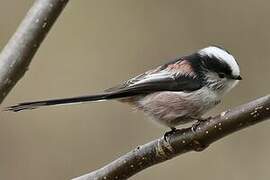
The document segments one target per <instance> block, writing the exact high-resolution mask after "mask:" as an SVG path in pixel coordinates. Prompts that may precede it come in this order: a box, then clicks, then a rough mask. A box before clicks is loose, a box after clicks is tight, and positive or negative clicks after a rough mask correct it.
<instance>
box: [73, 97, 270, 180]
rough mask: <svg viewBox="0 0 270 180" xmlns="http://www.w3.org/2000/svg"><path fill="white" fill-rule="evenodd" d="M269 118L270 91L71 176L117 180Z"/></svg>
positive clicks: (197, 149)
mask: <svg viewBox="0 0 270 180" xmlns="http://www.w3.org/2000/svg"><path fill="white" fill-rule="evenodd" d="M267 118H270V95H267V96H264V97H262V98H259V99H257V100H254V101H251V102H249V103H247V104H244V105H241V106H239V107H236V108H234V109H231V110H227V111H225V112H223V113H221V114H220V115H218V116H215V117H213V118H211V119H209V120H207V121H205V122H202V123H200V124H199V125H198V126H197V128H195V129H193V130H192V129H191V128H186V129H179V130H177V131H176V132H175V133H174V134H171V135H170V136H168V137H167V138H166V139H167V141H165V140H164V138H163V137H161V138H159V139H157V140H154V141H152V142H149V143H147V144H145V145H142V146H138V147H137V148H136V149H134V150H133V151H131V152H129V153H127V154H125V155H124V156H122V157H120V158H118V159H117V160H115V161H113V162H111V163H110V164H108V165H106V166H104V167H102V168H100V169H98V170H96V171H93V172H91V173H89V174H86V175H83V176H80V177H77V178H74V179H73V180H105V179H106V180H115V179H117V180H120V179H127V178H129V177H131V176H133V175H134V174H136V173H138V172H140V171H142V170H144V169H146V168H148V167H150V166H153V165H155V164H158V163H161V162H163V161H166V160H168V159H171V158H173V157H176V156H178V155H180V154H183V153H186V152H189V151H202V150H204V149H205V148H206V147H208V146H209V145H210V144H211V143H213V142H215V141H217V140H219V139H221V138H223V137H225V136H227V135H229V134H231V133H234V132H236V131H238V130H240V129H243V128H246V127H248V126H251V125H254V124H257V123H259V122H261V121H264V120H266V119H267Z"/></svg>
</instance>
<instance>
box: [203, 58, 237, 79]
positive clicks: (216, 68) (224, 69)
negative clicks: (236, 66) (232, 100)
mask: <svg viewBox="0 0 270 180" xmlns="http://www.w3.org/2000/svg"><path fill="white" fill-rule="evenodd" d="M201 61H202V66H203V67H204V68H206V69H208V70H210V71H213V72H216V73H223V74H225V75H227V76H231V75H232V69H231V67H230V66H229V65H228V64H227V63H225V62H224V61H221V60H220V59H218V58H216V57H215V56H212V57H210V56H205V55H203V56H201Z"/></svg>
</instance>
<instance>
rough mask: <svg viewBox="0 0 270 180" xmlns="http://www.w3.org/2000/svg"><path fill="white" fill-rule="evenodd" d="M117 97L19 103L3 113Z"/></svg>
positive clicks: (80, 97)
mask: <svg viewBox="0 0 270 180" xmlns="http://www.w3.org/2000/svg"><path fill="white" fill-rule="evenodd" d="M119 97H120V96H119V94H115V93H104V94H97V95H89V96H79V97H72V98H64V99H52V100H44V101H33V102H24V103H19V104H17V105H14V106H9V107H6V108H5V111H13V112H17V111H22V110H30V109H36V108H38V107H42V106H54V105H61V104H74V103H82V102H87V101H99V100H106V99H115V98H119Z"/></svg>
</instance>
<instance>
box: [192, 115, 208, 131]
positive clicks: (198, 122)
mask: <svg viewBox="0 0 270 180" xmlns="http://www.w3.org/2000/svg"><path fill="white" fill-rule="evenodd" d="M210 119H212V117H211V116H209V117H207V118H201V119H197V121H196V122H195V123H194V124H192V126H191V130H192V132H194V133H195V132H196V130H197V128H198V126H199V125H200V124H201V123H203V122H207V121H209V120H210Z"/></svg>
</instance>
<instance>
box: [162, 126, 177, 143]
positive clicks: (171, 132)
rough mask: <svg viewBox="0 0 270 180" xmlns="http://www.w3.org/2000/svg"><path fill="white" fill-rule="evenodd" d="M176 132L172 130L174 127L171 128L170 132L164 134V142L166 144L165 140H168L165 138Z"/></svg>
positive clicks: (174, 129)
mask: <svg viewBox="0 0 270 180" xmlns="http://www.w3.org/2000/svg"><path fill="white" fill-rule="evenodd" d="M176 131H177V129H176V128H174V127H172V128H171V130H170V131H167V132H165V134H164V140H165V141H166V142H167V140H168V139H167V138H168V137H169V136H170V135H172V134H174V133H175V132H176Z"/></svg>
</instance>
